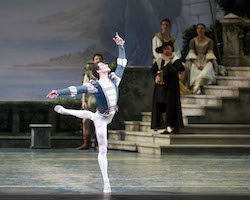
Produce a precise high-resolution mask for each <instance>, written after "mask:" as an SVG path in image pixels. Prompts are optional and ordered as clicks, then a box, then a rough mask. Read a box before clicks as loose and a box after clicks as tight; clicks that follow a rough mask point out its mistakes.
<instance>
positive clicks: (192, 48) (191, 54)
mask: <svg viewBox="0 0 250 200" xmlns="http://www.w3.org/2000/svg"><path fill="white" fill-rule="evenodd" d="M196 59H197V55H196V53H195V42H194V39H192V40H191V41H190V42H189V52H188V55H187V57H186V60H196Z"/></svg>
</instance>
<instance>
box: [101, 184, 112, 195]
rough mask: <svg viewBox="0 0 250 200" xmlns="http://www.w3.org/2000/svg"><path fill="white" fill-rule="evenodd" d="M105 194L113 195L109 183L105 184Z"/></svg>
mask: <svg viewBox="0 0 250 200" xmlns="http://www.w3.org/2000/svg"><path fill="white" fill-rule="evenodd" d="M103 193H106V194H107V193H111V187H110V184H109V183H106V184H104V189H103Z"/></svg>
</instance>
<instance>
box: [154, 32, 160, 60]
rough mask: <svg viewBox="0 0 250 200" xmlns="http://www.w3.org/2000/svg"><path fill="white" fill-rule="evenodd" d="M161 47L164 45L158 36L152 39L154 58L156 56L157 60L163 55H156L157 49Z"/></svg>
mask: <svg viewBox="0 0 250 200" xmlns="http://www.w3.org/2000/svg"><path fill="white" fill-rule="evenodd" d="M161 45H162V42H161V40H160V39H159V38H158V37H157V36H154V37H153V39H152V52H153V56H154V58H155V60H157V59H158V58H161V54H160V53H156V51H155V49H156V48H157V47H160V46H161Z"/></svg>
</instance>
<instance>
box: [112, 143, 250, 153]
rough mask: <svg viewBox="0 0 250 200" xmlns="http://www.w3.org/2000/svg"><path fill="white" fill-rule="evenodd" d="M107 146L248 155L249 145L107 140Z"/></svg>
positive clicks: (160, 151)
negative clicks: (169, 143) (163, 143)
mask: <svg viewBox="0 0 250 200" xmlns="http://www.w3.org/2000/svg"><path fill="white" fill-rule="evenodd" d="M108 148H109V149H114V150H125V151H135V152H139V153H142V154H151V155H190V154H191V155H204V154H205V155H249V154H250V145H222V144H217V145H208V144H185V145H184V144H174V145H172V144H171V145H159V144H154V143H135V142H131V141H129V142H128V141H114V140H108Z"/></svg>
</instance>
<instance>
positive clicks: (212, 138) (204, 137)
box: [170, 134, 250, 145]
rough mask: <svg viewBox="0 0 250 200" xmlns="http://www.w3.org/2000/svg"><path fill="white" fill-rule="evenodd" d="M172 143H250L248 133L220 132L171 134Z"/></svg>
mask: <svg viewBox="0 0 250 200" xmlns="http://www.w3.org/2000/svg"><path fill="white" fill-rule="evenodd" d="M170 144H171V145H172V144H211V145H215V144H223V145H250V134H248V135H225V134H223V135H218V134H212V135H210V134H176V135H170Z"/></svg>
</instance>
